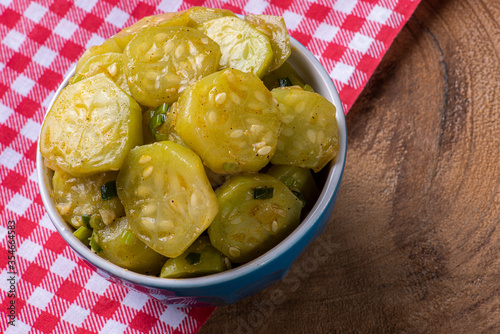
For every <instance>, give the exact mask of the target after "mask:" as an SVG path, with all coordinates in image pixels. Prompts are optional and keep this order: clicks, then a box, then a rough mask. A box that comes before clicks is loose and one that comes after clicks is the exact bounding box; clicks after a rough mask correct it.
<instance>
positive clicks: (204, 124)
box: [174, 69, 281, 174]
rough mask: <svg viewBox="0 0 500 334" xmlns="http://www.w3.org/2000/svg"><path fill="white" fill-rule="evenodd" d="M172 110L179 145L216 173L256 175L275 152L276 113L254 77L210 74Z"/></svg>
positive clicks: (228, 72) (227, 71)
mask: <svg viewBox="0 0 500 334" xmlns="http://www.w3.org/2000/svg"><path fill="white" fill-rule="evenodd" d="M174 110H175V113H176V114H177V119H176V125H175V129H176V130H177V133H178V134H179V136H180V137H181V139H182V141H183V142H184V143H185V144H186V145H187V146H188V147H190V148H191V149H192V150H193V151H195V152H196V153H197V154H198V155H199V156H200V157H201V159H202V160H203V163H204V164H205V165H206V166H207V167H208V168H210V169H211V170H212V171H213V172H215V173H219V174H235V173H239V172H257V171H259V170H260V169H261V168H263V167H264V166H265V165H266V164H267V163H268V162H269V160H270V159H271V157H272V155H273V153H274V151H275V149H276V144H277V138H278V135H279V127H280V120H281V114H280V112H279V109H278V107H277V104H276V102H275V101H274V100H273V98H272V95H271V94H270V93H269V90H268V89H267V88H266V87H265V86H264V84H263V83H262V81H261V80H260V79H259V78H257V77H256V76H255V75H253V74H250V73H244V72H241V71H239V70H235V69H225V70H223V71H220V72H217V73H214V74H211V75H209V76H207V77H205V78H203V79H201V80H199V81H197V82H196V83H195V84H194V85H192V86H190V87H189V88H187V89H186V90H185V91H184V93H183V94H182V95H181V97H180V98H179V100H178V102H177V104H176V106H175V108H174Z"/></svg>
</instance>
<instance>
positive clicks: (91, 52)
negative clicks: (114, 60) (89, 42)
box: [75, 38, 122, 73]
mask: <svg viewBox="0 0 500 334" xmlns="http://www.w3.org/2000/svg"><path fill="white" fill-rule="evenodd" d="M110 52H112V53H115V52H117V53H121V52H122V49H121V48H120V47H119V46H118V44H117V43H116V41H115V40H114V39H112V38H109V39H107V40H105V41H104V42H103V43H102V44H101V45H94V46H91V47H90V48H88V49H87V50H85V52H84V53H83V54H82V56H81V57H80V59H78V62H77V63H76V70H75V73H78V71H79V70H80V69H81V67H82V66H83V64H85V63H86V62H87V60H89V59H90V58H92V57H94V56H96V55H101V54H105V53H110Z"/></svg>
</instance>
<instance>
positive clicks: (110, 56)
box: [69, 52, 130, 95]
mask: <svg viewBox="0 0 500 334" xmlns="http://www.w3.org/2000/svg"><path fill="white" fill-rule="evenodd" d="M99 73H104V74H106V75H107V76H108V77H110V78H111V79H112V80H113V81H114V82H116V84H117V85H118V86H119V87H120V88H121V89H123V90H124V91H125V92H126V93H127V94H129V95H130V89H129V87H128V83H127V78H126V77H125V73H124V72H123V55H122V54H121V52H120V53H116V52H108V53H103V54H99V55H95V56H92V57H90V58H88V59H87V61H86V62H85V63H84V64H82V65H81V66H80V68H79V69H78V70H77V71H76V74H75V75H74V76H73V77H72V78H71V80H70V82H69V83H70V84H73V83H77V82H78V81H81V80H83V79H85V78H90V77H91V76H94V75H96V74H99Z"/></svg>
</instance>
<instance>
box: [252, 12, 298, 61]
mask: <svg viewBox="0 0 500 334" xmlns="http://www.w3.org/2000/svg"><path fill="white" fill-rule="evenodd" d="M245 21H247V22H249V23H251V24H252V25H253V26H255V28H257V30H259V31H260V32H262V33H263V34H265V35H266V36H267V37H269V41H270V42H271V48H272V50H273V62H272V64H271V65H270V66H269V69H268V71H274V70H275V69H277V68H279V67H280V66H281V65H283V63H284V62H285V61H286V60H287V59H288V57H290V54H292V49H291V48H290V36H289V35H288V31H287V30H286V24H285V19H284V18H282V17H281V16H275V15H252V14H249V15H247V16H245Z"/></svg>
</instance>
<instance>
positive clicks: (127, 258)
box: [93, 217, 167, 275]
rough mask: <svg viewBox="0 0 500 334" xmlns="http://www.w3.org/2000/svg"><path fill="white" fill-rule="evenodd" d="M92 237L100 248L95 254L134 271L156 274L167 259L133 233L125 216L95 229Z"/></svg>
mask: <svg viewBox="0 0 500 334" xmlns="http://www.w3.org/2000/svg"><path fill="white" fill-rule="evenodd" d="M93 237H94V239H96V240H95V241H96V242H97V243H98V245H99V248H100V252H97V255H99V256H100V257H102V258H104V259H106V260H108V261H110V262H112V263H114V264H116V265H117V266H120V267H122V268H125V269H128V270H132V271H134V272H136V273H140V274H145V275H158V274H159V273H160V270H161V267H162V265H163V264H164V263H165V261H166V260H167V258H166V257H165V256H163V255H161V254H160V253H157V252H155V251H154V250H152V249H151V248H149V247H148V246H146V244H145V243H144V242H142V241H141V240H139V238H137V237H136V236H135V235H134V233H133V232H132V230H131V229H130V224H129V223H128V220H127V218H126V217H122V218H120V219H118V220H116V221H115V222H113V223H112V224H110V225H108V226H106V227H104V228H103V229H101V230H98V231H95V234H94V236H93Z"/></svg>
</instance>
